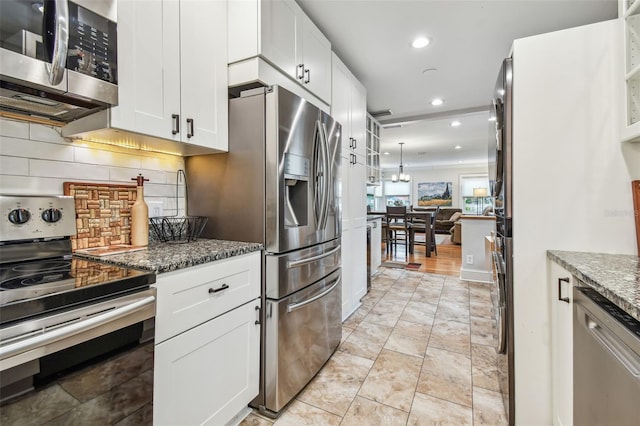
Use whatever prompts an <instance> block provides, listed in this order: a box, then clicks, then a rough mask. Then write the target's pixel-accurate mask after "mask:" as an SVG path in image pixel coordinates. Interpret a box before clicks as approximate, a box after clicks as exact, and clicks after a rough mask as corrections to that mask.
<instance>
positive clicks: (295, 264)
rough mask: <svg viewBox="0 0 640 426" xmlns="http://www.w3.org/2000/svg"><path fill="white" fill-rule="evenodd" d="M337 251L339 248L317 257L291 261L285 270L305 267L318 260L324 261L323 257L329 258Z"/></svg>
mask: <svg viewBox="0 0 640 426" xmlns="http://www.w3.org/2000/svg"><path fill="white" fill-rule="evenodd" d="M338 250H340V246H338V247H336V248H334V249H331V250H329V251H327V252H324V253H322V254H319V255H317V256H312V257H307V258H304V259H300V260H293V261H291V262H287V269H291V268H297V267H298V266H302V265H306V264H309V263H313V262H315V261H316V260H320V259H324V258H325V257H329V256H331V255H332V254H334V253H335V252H337V251H338Z"/></svg>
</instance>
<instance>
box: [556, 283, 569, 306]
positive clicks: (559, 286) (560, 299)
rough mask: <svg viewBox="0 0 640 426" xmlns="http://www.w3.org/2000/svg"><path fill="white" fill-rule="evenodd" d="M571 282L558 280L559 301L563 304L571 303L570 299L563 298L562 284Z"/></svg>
mask: <svg viewBox="0 0 640 426" xmlns="http://www.w3.org/2000/svg"><path fill="white" fill-rule="evenodd" d="M563 281H564V282H566V283H568V282H569V278H558V300H559V301H561V302H566V303H569V298H568V297H562V282H563Z"/></svg>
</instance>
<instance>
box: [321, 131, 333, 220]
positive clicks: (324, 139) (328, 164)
mask: <svg viewBox="0 0 640 426" xmlns="http://www.w3.org/2000/svg"><path fill="white" fill-rule="evenodd" d="M320 135H321V136H322V147H323V149H324V156H323V158H324V171H325V179H324V189H323V191H322V193H323V195H324V201H323V205H324V211H323V213H322V222H321V223H320V229H324V228H325V227H326V226H327V219H328V218H329V199H330V196H331V194H329V191H330V189H331V182H332V180H333V176H332V175H331V162H330V160H329V141H328V140H327V128H326V127H325V124H324V123H320Z"/></svg>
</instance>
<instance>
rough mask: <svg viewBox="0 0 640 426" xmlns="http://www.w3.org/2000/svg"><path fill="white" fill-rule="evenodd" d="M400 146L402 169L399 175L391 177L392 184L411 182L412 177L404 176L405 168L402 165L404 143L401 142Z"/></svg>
mask: <svg viewBox="0 0 640 426" xmlns="http://www.w3.org/2000/svg"><path fill="white" fill-rule="evenodd" d="M399 144H400V168H399V173H398V174H397V175H392V176H391V182H398V181H400V182H409V181H410V180H411V177H409V175H408V174H406V175H405V174H404V166H403V165H402V145H404V142H399Z"/></svg>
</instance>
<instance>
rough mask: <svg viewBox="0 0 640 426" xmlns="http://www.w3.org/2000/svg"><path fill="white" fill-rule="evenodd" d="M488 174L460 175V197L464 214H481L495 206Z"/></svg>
mask: <svg viewBox="0 0 640 426" xmlns="http://www.w3.org/2000/svg"><path fill="white" fill-rule="evenodd" d="M490 194H491V191H490V190H489V177H488V175H462V176H460V198H461V200H460V201H461V204H460V205H461V206H462V213H463V214H477V215H481V214H482V212H483V211H484V210H485V209H486V208H487V207H491V206H493V200H492V198H491V196H490Z"/></svg>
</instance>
